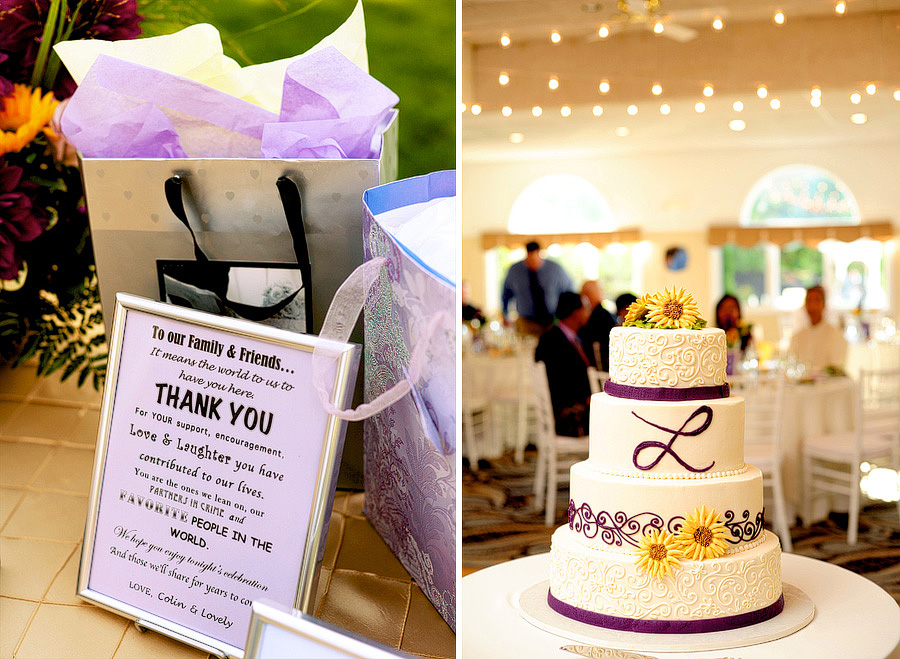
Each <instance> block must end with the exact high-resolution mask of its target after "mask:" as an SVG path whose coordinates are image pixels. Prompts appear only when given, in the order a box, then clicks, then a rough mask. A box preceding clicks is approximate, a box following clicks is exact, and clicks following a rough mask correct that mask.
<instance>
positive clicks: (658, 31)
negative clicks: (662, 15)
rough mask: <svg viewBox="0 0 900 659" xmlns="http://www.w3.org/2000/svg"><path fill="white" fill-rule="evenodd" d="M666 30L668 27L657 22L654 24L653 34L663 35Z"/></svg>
mask: <svg viewBox="0 0 900 659" xmlns="http://www.w3.org/2000/svg"><path fill="white" fill-rule="evenodd" d="M665 29H666V26H665V25H663V23H662V21H656V22H655V23H654V24H653V32H654V34H662V33H663V32H664V31H665Z"/></svg>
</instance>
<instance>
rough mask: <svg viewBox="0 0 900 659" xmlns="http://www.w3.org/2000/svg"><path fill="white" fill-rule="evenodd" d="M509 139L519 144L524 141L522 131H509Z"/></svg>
mask: <svg viewBox="0 0 900 659" xmlns="http://www.w3.org/2000/svg"><path fill="white" fill-rule="evenodd" d="M509 141H510V142H512V143H513V144H521V143H522V142H524V141H525V136H524V135H523V134H522V133H510V134H509Z"/></svg>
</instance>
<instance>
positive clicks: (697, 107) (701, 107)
mask: <svg viewBox="0 0 900 659" xmlns="http://www.w3.org/2000/svg"><path fill="white" fill-rule="evenodd" d="M694 110H696V111H697V112H706V103H704V102H703V101H697V104H696V105H694Z"/></svg>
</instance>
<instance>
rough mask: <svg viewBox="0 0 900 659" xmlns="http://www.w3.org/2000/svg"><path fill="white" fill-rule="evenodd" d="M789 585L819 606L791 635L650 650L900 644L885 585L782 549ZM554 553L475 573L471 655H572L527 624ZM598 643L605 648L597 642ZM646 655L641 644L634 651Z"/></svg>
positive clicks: (822, 653)
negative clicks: (734, 644)
mask: <svg viewBox="0 0 900 659" xmlns="http://www.w3.org/2000/svg"><path fill="white" fill-rule="evenodd" d="M782 574H783V579H784V582H785V583H788V584H791V585H793V586H796V587H797V588H800V589H801V590H802V591H803V592H804V593H806V595H808V596H809V598H810V599H812V601H813V603H814V604H815V607H816V613H815V618H814V619H813V621H812V622H811V623H810V624H809V625H807V626H806V627H803V628H802V629H800V630H799V631H796V632H794V633H793V634H791V635H789V636H786V637H784V638H780V639H777V640H774V641H769V642H766V643H761V644H758V645H748V646H743V647H739V648H735V649H732V650H710V651H700V652H671V653H670V652H665V653H660V652H659V651H654V652H645V654H648V655H650V656H655V657H662V658H665V659H704V658H706V659H712V658H717V659H718V658H721V657H726V656H728V657H740V659H793V658H799V657H814V658H815V659H885V658H886V657H891V656H893V655H892V651H894V650H895V648H897V644H898V642H900V607H898V606H897V602H895V601H894V599H893V598H892V597H891V596H890V595H888V594H887V592H885V591H884V590H883V589H882V588H880V587H879V586H877V585H876V584H874V583H873V582H871V581H869V580H868V579H866V578H864V577H861V576H859V575H857V574H854V573H853V572H850V571H849V570H845V569H844V568H841V567H838V566H836V565H832V564H830V563H825V562H823V561H818V560H815V559H812V558H807V557H805V556H797V555H795V554H784V555H783V556H782ZM549 575H550V555H549V554H538V555H536V556H528V557H526V558H520V559H517V560H514V561H510V562H508V563H501V564H499V565H495V566H493V567H489V568H486V569H484V570H480V571H478V572H474V573H472V574H470V575H468V576H466V577H465V578H463V580H462V585H461V588H460V594H461V596H460V598H459V600H458V601H459V612H460V624H459V627H458V629H459V633H460V635H461V638H462V655H461V656H463V657H465V659H479V658H482V657H483V658H484V659H503V658H505V657H511V658H518V657H541V658H542V659H552V658H554V657H557V658H558V659H572V658H573V657H574V656H575V655H573V654H571V653H569V652H566V651H563V650H561V649H560V647H561V646H563V645H568V644H572V643H573V641H571V640H569V639H566V638H564V637H562V636H557V635H555V634H552V633H550V632H547V631H543V630H541V629H538V628H537V627H535V626H533V625H532V624H530V623H529V622H527V621H526V620H525V619H524V618H523V617H522V615H521V611H520V610H519V607H518V601H519V594H520V593H521V592H522V591H524V590H526V589H528V588H530V587H531V586H533V585H534V584H535V583H537V582H539V581H542V580H545V579H548V578H549ZM598 645H600V644H599V643H598ZM632 649H633V650H635V651H637V652H641V648H639V647H636V648H632Z"/></svg>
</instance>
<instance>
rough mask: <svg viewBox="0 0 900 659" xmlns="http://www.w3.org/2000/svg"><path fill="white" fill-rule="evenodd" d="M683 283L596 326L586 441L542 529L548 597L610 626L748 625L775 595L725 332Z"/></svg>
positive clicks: (770, 541)
mask: <svg viewBox="0 0 900 659" xmlns="http://www.w3.org/2000/svg"><path fill="white" fill-rule="evenodd" d="M705 325H706V321H704V320H703V319H702V318H700V316H699V313H698V311H697V305H696V303H695V302H694V300H693V297H692V296H691V295H690V294H686V293H685V292H684V291H683V290H681V291H678V292H677V293H676V292H675V291H674V290H673V291H672V292H669V291H668V290H666V291H665V292H663V293H658V294H655V295H645V296H643V297H642V298H640V299H639V300H637V301H636V302H635V303H634V304H632V305H631V307H629V309H628V313H627V316H626V320H625V322H624V323H623V326H622V327H616V328H614V329H613V330H612V332H611V334H610V341H609V355H610V357H609V368H610V379H609V381H608V382H607V383H606V385H605V386H604V392H603V393H600V394H595V395H594V396H593V398H592V399H591V412H590V414H591V417H590V454H589V457H588V459H587V460H586V461H584V462H580V463H578V464H576V465H574V466H573V467H572V469H571V480H570V501H569V511H568V513H569V514H568V516H569V523H568V525H566V526H562V527H560V528H559V529H557V530H556V531H555V532H554V534H553V539H552V545H551V550H550V561H551V575H550V592H549V595H548V603H549V605H550V607H551V608H552V609H553V610H555V611H557V612H558V613H560V614H562V615H565V616H567V617H569V618H573V619H575V620H578V621H581V622H584V623H588V624H592V625H597V626H600V627H606V628H611V629H616V630H626V631H634V632H642V633H659V634H683V633H697V632H710V631H720V630H725V629H734V628H737V627H743V626H746V625H752V624H755V623H758V622H762V621H764V620H768V619H769V618H771V617H773V616H775V615H777V614H778V613H780V612H781V610H782V609H783V608H784V596H783V594H782V583H781V546H780V544H779V542H778V538H777V537H776V536H775V535H774V534H772V533H770V532H769V531H766V530H765V529H764V528H763V481H762V473H761V472H760V470H759V469H757V468H756V467H753V466H751V465H748V464H746V463H745V462H744V400H743V398H741V397H740V396H730V395H729V388H728V384H727V383H726V381H725V362H726V347H725V334H724V332H723V331H722V330H720V329H709V328H706V327H705Z"/></svg>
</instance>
